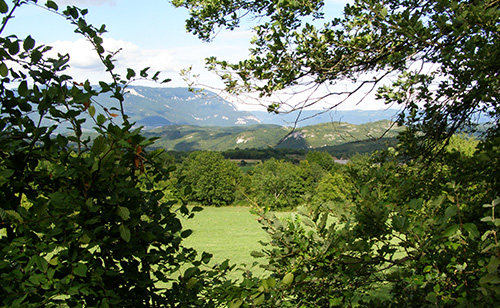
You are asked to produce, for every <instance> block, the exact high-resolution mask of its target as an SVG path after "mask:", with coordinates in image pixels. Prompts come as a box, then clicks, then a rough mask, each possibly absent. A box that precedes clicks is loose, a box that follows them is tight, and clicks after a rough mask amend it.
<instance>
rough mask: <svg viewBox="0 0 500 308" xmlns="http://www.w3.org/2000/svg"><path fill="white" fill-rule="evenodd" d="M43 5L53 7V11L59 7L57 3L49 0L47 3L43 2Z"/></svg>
mask: <svg viewBox="0 0 500 308" xmlns="http://www.w3.org/2000/svg"><path fill="white" fill-rule="evenodd" d="M45 6H47V8H49V9H53V10H54V11H57V10H58V9H59V7H58V6H57V4H56V3H55V2H54V1H51V0H48V1H47V3H46V4H45Z"/></svg>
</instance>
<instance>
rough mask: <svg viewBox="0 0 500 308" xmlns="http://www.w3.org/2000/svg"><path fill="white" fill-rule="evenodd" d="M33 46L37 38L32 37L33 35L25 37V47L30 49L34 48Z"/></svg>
mask: <svg viewBox="0 0 500 308" xmlns="http://www.w3.org/2000/svg"><path fill="white" fill-rule="evenodd" d="M33 47H35V40H34V39H33V38H32V37H31V35H28V37H26V38H25V39H24V42H23V48H24V50H26V51H28V50H31V49H33Z"/></svg>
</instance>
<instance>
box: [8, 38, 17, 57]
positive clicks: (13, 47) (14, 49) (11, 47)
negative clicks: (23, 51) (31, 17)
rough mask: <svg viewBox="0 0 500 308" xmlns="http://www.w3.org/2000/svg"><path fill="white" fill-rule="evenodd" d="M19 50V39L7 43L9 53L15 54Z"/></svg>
mask: <svg viewBox="0 0 500 308" xmlns="http://www.w3.org/2000/svg"><path fill="white" fill-rule="evenodd" d="M18 52H19V41H13V42H10V44H9V53H10V54H11V55H13V56H14V55H16V54H17V53H18Z"/></svg>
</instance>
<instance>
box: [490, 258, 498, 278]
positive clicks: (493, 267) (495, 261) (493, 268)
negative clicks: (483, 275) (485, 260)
mask: <svg viewBox="0 0 500 308" xmlns="http://www.w3.org/2000/svg"><path fill="white" fill-rule="evenodd" d="M499 265H500V260H499V259H498V258H497V257H495V256H491V259H490V263H489V264H488V273H490V274H494V273H495V272H496V271H497V269H498V266H499Z"/></svg>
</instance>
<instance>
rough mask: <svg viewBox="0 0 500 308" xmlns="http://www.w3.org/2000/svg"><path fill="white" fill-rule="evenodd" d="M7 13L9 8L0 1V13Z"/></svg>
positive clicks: (2, 0)
mask: <svg viewBox="0 0 500 308" xmlns="http://www.w3.org/2000/svg"><path fill="white" fill-rule="evenodd" d="M8 11H9V7H8V6H7V4H6V3H5V1H4V0H0V13H2V14H3V13H7V12H8Z"/></svg>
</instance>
